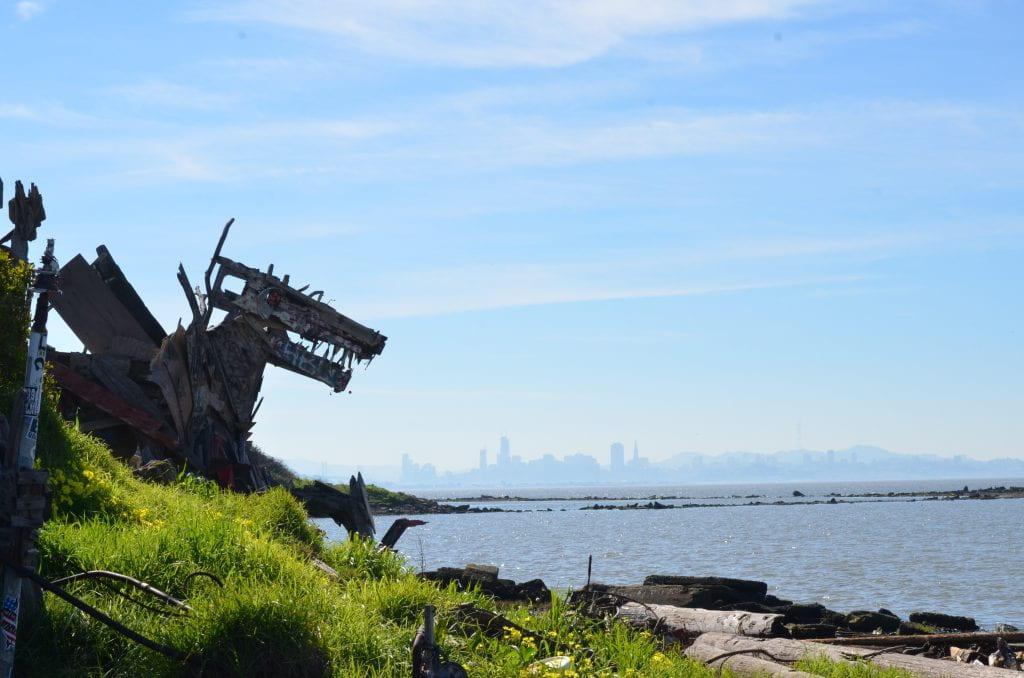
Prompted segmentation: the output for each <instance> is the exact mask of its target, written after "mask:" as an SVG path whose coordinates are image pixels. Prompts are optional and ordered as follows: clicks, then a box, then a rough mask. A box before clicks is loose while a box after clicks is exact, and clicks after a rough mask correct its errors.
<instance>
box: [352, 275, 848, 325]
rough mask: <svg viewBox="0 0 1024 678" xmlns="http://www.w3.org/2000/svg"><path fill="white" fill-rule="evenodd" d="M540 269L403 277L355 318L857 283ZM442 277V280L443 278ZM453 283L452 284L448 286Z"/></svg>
mask: <svg viewBox="0 0 1024 678" xmlns="http://www.w3.org/2000/svg"><path fill="white" fill-rule="evenodd" d="M545 268H547V267H541V266H532V265H526V266H509V267H490V268H488V269H487V270H486V271H480V272H479V273H478V274H476V275H474V274H471V273H470V272H469V271H466V270H463V271H459V272H455V271H453V272H451V273H453V274H454V275H451V276H444V275H442V274H440V272H434V273H431V274H423V275H419V274H416V275H410V276H402V279H403V280H404V281H405V282H407V283H408V284H409V285H410V287H409V288H408V289H409V291H410V294H409V295H406V296H404V297H397V298H394V299H392V300H389V301H380V302H378V303H372V302H364V304H363V305H361V306H360V307H359V308H358V315H359V316H360V317H362V316H365V317H367V318H374V319H376V318H402V317H414V316H432V315H448V314H452V313H465V312H470V311H489V310H497V309H506V308H522V307H528V306H547V305H552V304H571V303H586V302H600V301H629V300H638V299H664V298H670V297H692V296H703V295H709V294H730V293H739V292H754V291H759V290H771V289H781V288H789V287H815V286H822V285H843V284H849V283H855V282H859V281H862V280H864V279H866V278H865V276H862V275H834V276H810V277H791V278H775V279H765V280H756V281H750V282H735V283H718V284H700V283H695V284H679V283H677V284H674V285H672V284H666V285H651V286H644V285H635V286H634V285H630V284H629V283H625V284H615V283H614V282H604V283H598V282H596V281H591V282H589V283H587V282H582V281H570V280H564V281H559V280H556V279H554V277H553V276H552V275H550V274H552V273H554V272H555V271H554V270H553V269H549V270H547V271H545ZM446 277H447V280H445V278H446ZM453 283H454V284H453Z"/></svg>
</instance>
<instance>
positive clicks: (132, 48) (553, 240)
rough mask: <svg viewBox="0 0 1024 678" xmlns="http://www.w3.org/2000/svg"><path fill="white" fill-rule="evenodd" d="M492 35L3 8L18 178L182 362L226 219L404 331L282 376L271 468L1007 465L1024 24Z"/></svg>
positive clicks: (580, 13)
mask: <svg viewBox="0 0 1024 678" xmlns="http://www.w3.org/2000/svg"><path fill="white" fill-rule="evenodd" d="M479 7H480V9H479V11H468V10H467V6H466V4H465V3H461V2H454V1H451V2H449V1H448V0H441V1H439V2H432V3H426V4H418V3H405V2H399V3H393V2H386V3H371V4H360V3H351V2H338V3H332V2H322V1H320V0H301V1H299V2H291V1H285V0H189V1H188V2H174V3H135V4H132V5H122V4H120V3H114V4H99V5H96V4H93V3H62V2H57V1H55V0H54V1H52V2H51V1H48V0H38V1H33V2H27V1H26V2H19V3H9V4H8V5H5V6H4V7H2V8H0V14H2V17H0V39H2V40H0V42H2V44H3V45H4V49H5V50H6V53H7V54H9V55H20V56H24V55H31V60H30V62H31V67H19V68H12V69H10V72H9V73H7V81H6V86H5V88H4V94H3V95H0V120H2V121H3V124H4V128H5V132H6V133H5V134H4V135H2V136H0V152H2V155H3V157H4V158H5V163H4V166H3V167H2V168H0V176H2V177H3V179H4V181H5V182H6V183H7V185H8V186H13V182H14V180H15V179H22V180H24V181H26V182H29V181H32V182H36V183H37V184H38V186H39V188H40V190H41V191H42V193H43V195H44V197H45V204H46V212H47V215H48V218H47V220H46V221H45V222H44V224H43V227H42V229H41V230H40V237H41V238H56V241H57V256H58V258H59V259H60V260H61V261H62V262H66V261H68V260H70V259H71V258H72V256H73V255H74V254H76V253H79V252H80V253H82V254H83V255H85V256H86V257H87V258H89V259H90V260H91V259H92V257H93V253H94V248H95V247H96V246H97V245H99V244H101V243H103V244H106V245H107V246H108V248H109V250H110V252H111V254H112V255H113V256H114V258H115V259H116V260H117V262H118V263H119V264H120V266H121V268H122V269H123V271H124V272H125V274H126V275H127V277H128V279H129V280H130V281H131V283H132V284H133V285H134V286H135V288H136V289H137V290H138V292H139V294H140V295H141V297H142V298H143V300H144V301H145V302H146V303H147V305H148V306H149V307H150V308H151V309H152V311H153V312H154V314H155V315H156V316H157V318H158V319H159V320H160V322H161V323H162V324H163V325H164V327H165V329H167V330H172V329H173V328H174V326H175V323H176V322H177V320H178V318H181V317H186V318H187V317H188V316H189V311H188V307H187V304H186V302H185V299H184V297H183V295H182V293H181V290H180V288H179V286H178V284H177V281H176V280H175V271H176V269H177V266H178V262H179V261H181V262H183V263H184V265H185V267H186V269H187V271H188V273H189V275H190V276H191V278H192V280H193V281H196V280H199V279H200V278H201V274H202V271H203V270H205V268H206V265H207V262H208V260H209V259H208V258H209V256H210V254H211V252H212V249H213V247H214V245H215V243H216V239H217V237H218V235H219V233H220V228H221V226H222V225H223V223H224V222H225V221H226V220H227V219H228V218H229V217H236V218H237V221H236V223H235V226H234V227H233V230H232V233H231V236H230V237H229V239H228V242H227V244H226V245H225V249H224V254H225V255H227V256H229V257H231V258H233V259H236V260H238V261H242V262H244V263H246V264H249V265H252V266H259V267H261V268H265V267H266V266H267V264H269V263H271V262H273V263H274V264H275V270H276V271H277V272H278V274H285V273H287V274H290V275H291V280H292V281H293V282H294V283H296V284H297V285H303V284H305V283H307V282H308V283H310V284H311V285H312V287H311V289H322V290H324V291H325V295H324V300H325V301H328V300H329V301H330V302H331V303H332V304H333V305H334V306H335V307H336V308H337V309H338V310H340V311H341V312H342V313H344V314H346V315H347V316H350V317H352V318H354V319H355V320H358V321H359V322H361V323H363V324H366V325H369V326H371V327H373V328H374V329H378V330H380V331H381V332H382V333H383V334H385V335H387V336H388V338H389V339H388V344H387V347H386V349H385V350H384V352H383V354H382V355H381V356H380V357H379V358H378V359H376V360H375V361H374V362H373V364H372V365H371V366H370V367H369V369H367V370H366V371H362V370H358V371H357V372H356V374H355V375H354V378H353V379H352V382H351V384H350V389H351V391H352V393H351V394H348V393H346V394H342V395H332V394H331V393H329V390H328V389H327V388H326V387H324V386H323V385H321V384H317V383H313V382H311V381H309V380H305V379H303V378H301V377H298V376H296V375H293V374H289V373H284V372H282V371H280V370H276V369H270V370H268V372H267V375H266V379H265V382H264V387H263V392H262V395H263V396H264V397H265V402H264V405H263V407H262V409H261V410H260V413H259V415H258V417H257V419H258V422H257V425H256V427H255V429H254V431H253V439H254V440H255V441H256V442H258V443H259V444H260V445H261V446H262V447H264V448H265V449H266V450H267V452H268V453H270V454H273V455H277V456H281V457H290V456H302V457H308V458H311V459H313V460H314V461H317V462H326V463H333V464H342V463H345V464H357V463H364V462H367V461H388V462H390V460H394V462H395V463H397V461H398V459H399V458H400V455H401V454H402V453H404V452H407V453H409V454H410V455H412V456H413V457H414V458H416V459H418V460H420V461H422V462H429V463H434V464H437V465H440V466H453V465H455V464H460V465H461V464H463V463H464V460H467V459H468V460H470V463H471V462H472V460H473V459H474V456H475V454H476V450H478V449H479V448H481V447H484V446H487V447H489V448H491V449H492V453H493V450H494V445H495V444H496V439H497V435H498V434H501V433H507V434H509V435H510V436H511V437H512V438H513V441H514V447H515V449H516V450H517V452H516V453H517V454H523V455H524V456H525V455H531V456H532V455H535V454H536V455H539V454H543V453H544V452H547V451H549V450H554V451H559V452H558V453H559V454H561V451H571V450H576V449H582V450H587V451H589V452H590V453H592V454H603V450H605V449H606V447H607V445H608V443H609V442H610V441H612V440H617V439H622V440H623V442H624V443H626V444H627V446H628V445H631V443H632V440H633V439H634V438H636V439H638V440H639V441H640V444H641V448H642V450H644V453H645V454H656V453H657V451H659V450H679V449H699V450H704V451H706V452H707V453H719V452H726V451H729V450H736V449H757V450H777V449H789V448H796V447H805V448H813V449H827V448H829V447H832V448H847V447H849V446H851V445H853V444H855V443H858V442H860V441H864V440H870V441H873V442H875V443H877V444H878V445H880V446H882V447H885V448H888V449H894V450H900V451H904V452H908V453H935V454H940V455H956V454H966V455H971V456H977V457H982V458H1004V457H1009V458H1014V459H1024V417H1022V416H1021V412H1024V391H1022V376H1024V313H1022V312H1021V309H1022V306H1021V298H1022V295H1021V291H1022V289H1024V267H1022V266H1021V261H1022V256H1024V199H1022V198H1024V171H1022V170H1024V114H1022V111H1024V80H1022V79H1024V72H1022V71H1021V69H1020V68H1019V65H1020V64H1021V63H1022V60H1024V43H1022V41H1021V40H1020V36H1019V27H1020V26H1021V25H1022V24H1024V5H1022V4H1020V3H1007V2H1002V1H996V0H991V1H988V0H982V1H979V2H971V3H963V2H944V3H923V4H922V3H919V2H911V1H909V0H907V1H903V0H897V1H896V2H892V3H885V4H884V6H882V5H878V4H874V5H873V4H872V3H860V2H849V1H848V0H761V1H759V2H743V1H740V0H720V1H719V2H713V3H708V2H702V3H696V4H694V3H686V2H678V3H677V2H660V1H652V2H648V3H621V2H611V1H605V0H595V2H590V3H572V2H562V1H561V0H544V1H543V2H539V3H533V4H529V5H522V4H521V3H514V2H510V1H508V0H493V1H491V2H485V3H483V4H481V5H479ZM40 46H45V48H43V49H41V48H40ZM126 54H130V55H131V58H125V55H126ZM9 61H10V62H11V63H18V64H20V63H22V62H24V61H25V59H23V58H19V59H9ZM69 73H73V74H74V77H69ZM8 194H9V191H8ZM37 254H38V251H35V252H34V255H37ZM52 343H53V344H54V345H55V346H56V347H58V348H60V349H74V348H75V347H76V346H77V345H78V343H77V342H76V340H75V339H74V337H73V336H71V334H70V333H69V332H68V331H67V330H66V329H65V328H63V327H61V326H60V323H59V320H57V319H54V322H53V332H52Z"/></svg>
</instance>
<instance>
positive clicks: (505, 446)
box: [498, 436, 512, 466]
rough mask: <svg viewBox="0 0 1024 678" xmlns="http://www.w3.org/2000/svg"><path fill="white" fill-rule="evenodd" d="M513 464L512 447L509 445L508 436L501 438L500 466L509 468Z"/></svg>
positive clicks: (499, 450)
mask: <svg viewBox="0 0 1024 678" xmlns="http://www.w3.org/2000/svg"><path fill="white" fill-rule="evenodd" d="M511 463H512V446H511V445H509V442H508V436H501V447H500V448H499V449H498V466H508V465H509V464H511Z"/></svg>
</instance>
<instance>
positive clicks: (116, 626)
mask: <svg viewBox="0 0 1024 678" xmlns="http://www.w3.org/2000/svg"><path fill="white" fill-rule="evenodd" d="M4 564H5V565H6V566H7V567H10V568H11V569H12V570H14V571H15V572H17V573H18V574H19V575H20V576H22V577H25V578H26V579H31V580H32V581H34V582H35V583H36V584H38V585H39V586H40V587H41V588H43V589H45V590H47V591H49V592H50V593H52V594H53V595H55V596H57V597H58V598H61V599H63V600H65V601H67V602H68V603H70V604H71V605H73V606H74V607H77V608H78V609H79V610H81V611H82V612H84V613H86V614H87V615H89V616H90V617H92V618H93V619H95V620H96V621H99V622H101V623H103V624H106V625H107V626H109V627H110V628H112V629H113V630H114V631H117V632H118V633H120V634H121V635H122V636H124V637H125V638H128V639H129V640H133V641H135V642H136V643H138V644H139V645H142V646H143V647H145V648H148V649H150V650H153V651H154V652H159V653H160V654H162V655H163V656H165V657H168V658H170V659H174V660H176V661H180V662H186V661H188V659H189V656H188V655H187V654H185V653H184V652H182V651H181V650H178V649H176V648H173V647H170V646H168V645H163V644H161V643H158V642H156V641H155V640H150V639H149V638H147V637H145V636H143V635H141V634H139V633H136V632H135V631H132V630H131V629H130V628H128V627H127V626H125V625H124V624H121V623H119V622H116V621H114V620H113V619H111V618H110V617H108V616H107V615H105V614H103V613H102V612H100V611H99V610H97V609H96V608H95V607H93V606H92V605H89V604H88V603H86V602H85V601H83V600H82V599H81V598H78V597H77V596H75V595H72V594H70V593H68V592H67V591H65V590H64V589H62V588H61V587H60V586H57V585H56V584H53V583H51V582H50V581H48V580H47V579H45V578H43V577H40V576H39V575H38V574H36V573H35V572H34V571H33V570H31V569H29V568H27V567H22V566H21V565H18V564H15V563H12V562H10V561H7V560H5V561H4Z"/></svg>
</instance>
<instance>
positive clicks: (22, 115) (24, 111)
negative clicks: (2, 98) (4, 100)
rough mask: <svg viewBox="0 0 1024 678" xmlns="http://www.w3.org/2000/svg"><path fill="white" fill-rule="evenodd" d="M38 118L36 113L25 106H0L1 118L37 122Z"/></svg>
mask: <svg viewBox="0 0 1024 678" xmlns="http://www.w3.org/2000/svg"><path fill="white" fill-rule="evenodd" d="M37 117H38V115H37V114H36V112H35V111H33V110H32V109H31V108H29V107H28V106H25V105H24V104H0V118H9V119H16V120H35V119H36V118H37Z"/></svg>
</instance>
